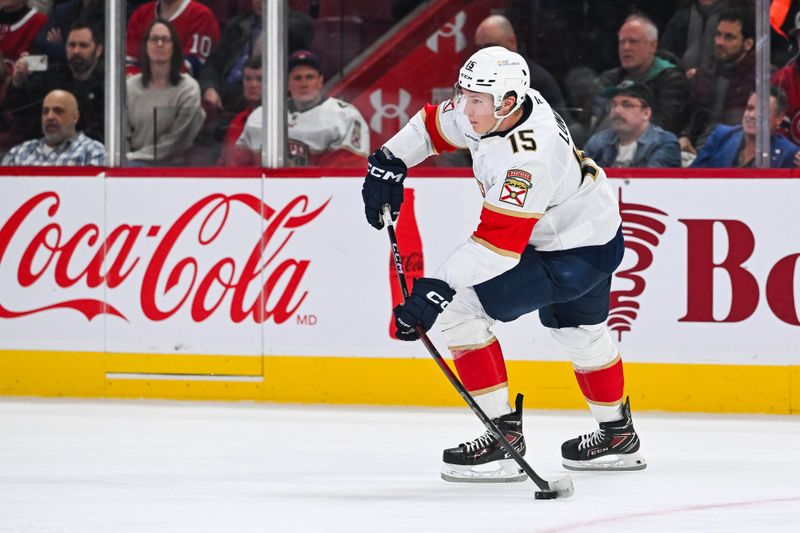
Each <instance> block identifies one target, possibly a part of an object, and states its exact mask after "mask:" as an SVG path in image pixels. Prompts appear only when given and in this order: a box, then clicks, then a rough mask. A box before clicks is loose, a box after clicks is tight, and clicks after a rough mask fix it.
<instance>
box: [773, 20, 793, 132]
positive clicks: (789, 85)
mask: <svg viewBox="0 0 800 533" xmlns="http://www.w3.org/2000/svg"><path fill="white" fill-rule="evenodd" d="M789 37H791V38H793V39H795V43H796V45H797V47H798V48H797V49H798V50H800V11H799V12H798V13H797V15H796V16H795V19H794V28H792V30H790V31H789ZM772 83H773V84H774V85H777V86H778V87H780V88H781V89H783V91H784V92H785V93H786V96H787V99H788V103H787V108H786V115H787V117H786V120H785V123H784V124H782V125H781V126H782V128H783V129H784V130H785V132H786V133H787V134H788V135H789V136H790V137H791V139H792V140H793V141H794V142H795V143H796V144H798V143H800V53H798V54H797V55H795V56H794V57H793V58H792V59H791V60H789V62H788V63H787V64H786V66H784V67H783V68H782V69H780V70H779V71H778V72H776V73H775V75H774V77H773V78H772Z"/></svg>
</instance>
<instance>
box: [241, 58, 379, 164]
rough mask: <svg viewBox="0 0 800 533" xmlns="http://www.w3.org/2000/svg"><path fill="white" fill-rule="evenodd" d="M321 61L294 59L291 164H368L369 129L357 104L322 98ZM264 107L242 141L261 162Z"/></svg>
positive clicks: (291, 73) (250, 119)
mask: <svg viewBox="0 0 800 533" xmlns="http://www.w3.org/2000/svg"><path fill="white" fill-rule="evenodd" d="M323 83H324V79H323V77H322V73H321V71H320V64H319V58H318V57H317V56H316V55H315V54H313V53H312V52H308V51H306V50H300V51H298V52H295V53H294V54H292V55H291V56H290V57H289V94H290V95H291V98H290V99H289V101H288V108H289V119H288V122H289V131H288V137H289V140H288V141H289V142H288V156H289V158H288V159H289V161H288V164H289V166H306V165H315V166H328V167H344V166H359V165H363V164H364V163H365V161H366V158H367V155H368V154H369V128H368V127H367V122H366V121H365V120H364V117H362V116H361V113H359V112H358V110H357V109H356V108H355V107H353V106H352V105H350V104H348V103H347V102H344V101H342V100H339V99H337V98H326V97H324V96H323V94H322V86H323ZM261 114H262V111H261V108H260V107H259V108H257V109H255V110H254V111H253V112H252V113H251V114H250V116H249V117H248V119H247V123H246V124H245V128H244V132H243V133H242V136H241V137H240V138H239V140H238V141H237V143H236V146H238V147H240V148H246V149H248V150H249V151H250V152H251V156H252V159H251V161H250V164H253V163H254V162H257V161H259V160H260V154H261V128H262V126H261Z"/></svg>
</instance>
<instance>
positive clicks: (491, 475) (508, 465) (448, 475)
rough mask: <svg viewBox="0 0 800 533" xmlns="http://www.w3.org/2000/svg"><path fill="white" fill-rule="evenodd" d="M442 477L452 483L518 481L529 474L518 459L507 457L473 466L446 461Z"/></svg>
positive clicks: (523, 479) (526, 477)
mask: <svg viewBox="0 0 800 533" xmlns="http://www.w3.org/2000/svg"><path fill="white" fill-rule="evenodd" d="M442 479H443V480H445V481H449V482H451V483H518V482H520V481H525V480H527V479H528V475H527V474H526V473H525V472H523V471H522V469H521V468H520V467H519V465H518V464H517V463H516V461H514V460H511V459H505V460H500V461H493V462H491V463H487V464H485V465H478V466H472V467H470V466H467V465H453V464H448V463H444V464H443V465H442Z"/></svg>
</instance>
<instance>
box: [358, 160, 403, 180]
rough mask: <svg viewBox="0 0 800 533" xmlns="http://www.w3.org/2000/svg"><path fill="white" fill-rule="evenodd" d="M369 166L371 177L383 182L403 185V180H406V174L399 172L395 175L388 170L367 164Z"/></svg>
mask: <svg viewBox="0 0 800 533" xmlns="http://www.w3.org/2000/svg"><path fill="white" fill-rule="evenodd" d="M367 165H368V172H369V175H370V176H372V177H375V178H378V179H381V180H385V181H393V182H395V183H401V182H402V181H403V179H405V177H406V174H405V172H402V171H401V172H398V173H394V172H392V171H391V170H389V169H388V168H381V167H376V166H375V165H373V164H372V163H367Z"/></svg>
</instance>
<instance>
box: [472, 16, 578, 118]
mask: <svg viewBox="0 0 800 533" xmlns="http://www.w3.org/2000/svg"><path fill="white" fill-rule="evenodd" d="M475 45H476V46H477V47H478V48H486V47H487V46H502V47H504V48H507V49H508V50H511V51H512V52H519V47H518V45H517V34H516V33H515V32H514V27H513V26H512V25H511V21H509V20H508V19H507V18H506V17H504V16H503V15H489V16H488V17H486V18H485V19H483V21H481V23H480V24H478V28H477V29H476V30H475ZM525 60H526V61H527V62H528V68H530V69H531V72H530V75H531V88H533V89H536V90H537V91H539V92H540V93H542V96H544V99H545V100H547V103H548V104H550V107H552V108H553V109H555V110H556V111H558V113H559V114H561V116H562V118H566V119H568V118H569V115H568V113H567V112H566V109H565V106H564V96H563V95H562V94H561V89H560V88H559V87H558V83H557V82H556V80H555V79H553V76H551V75H550V73H549V72H547V70H546V69H545V68H544V67H542V66H541V65H539V64H537V63H536V62H535V61H531V60H530V59H528V58H525Z"/></svg>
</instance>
